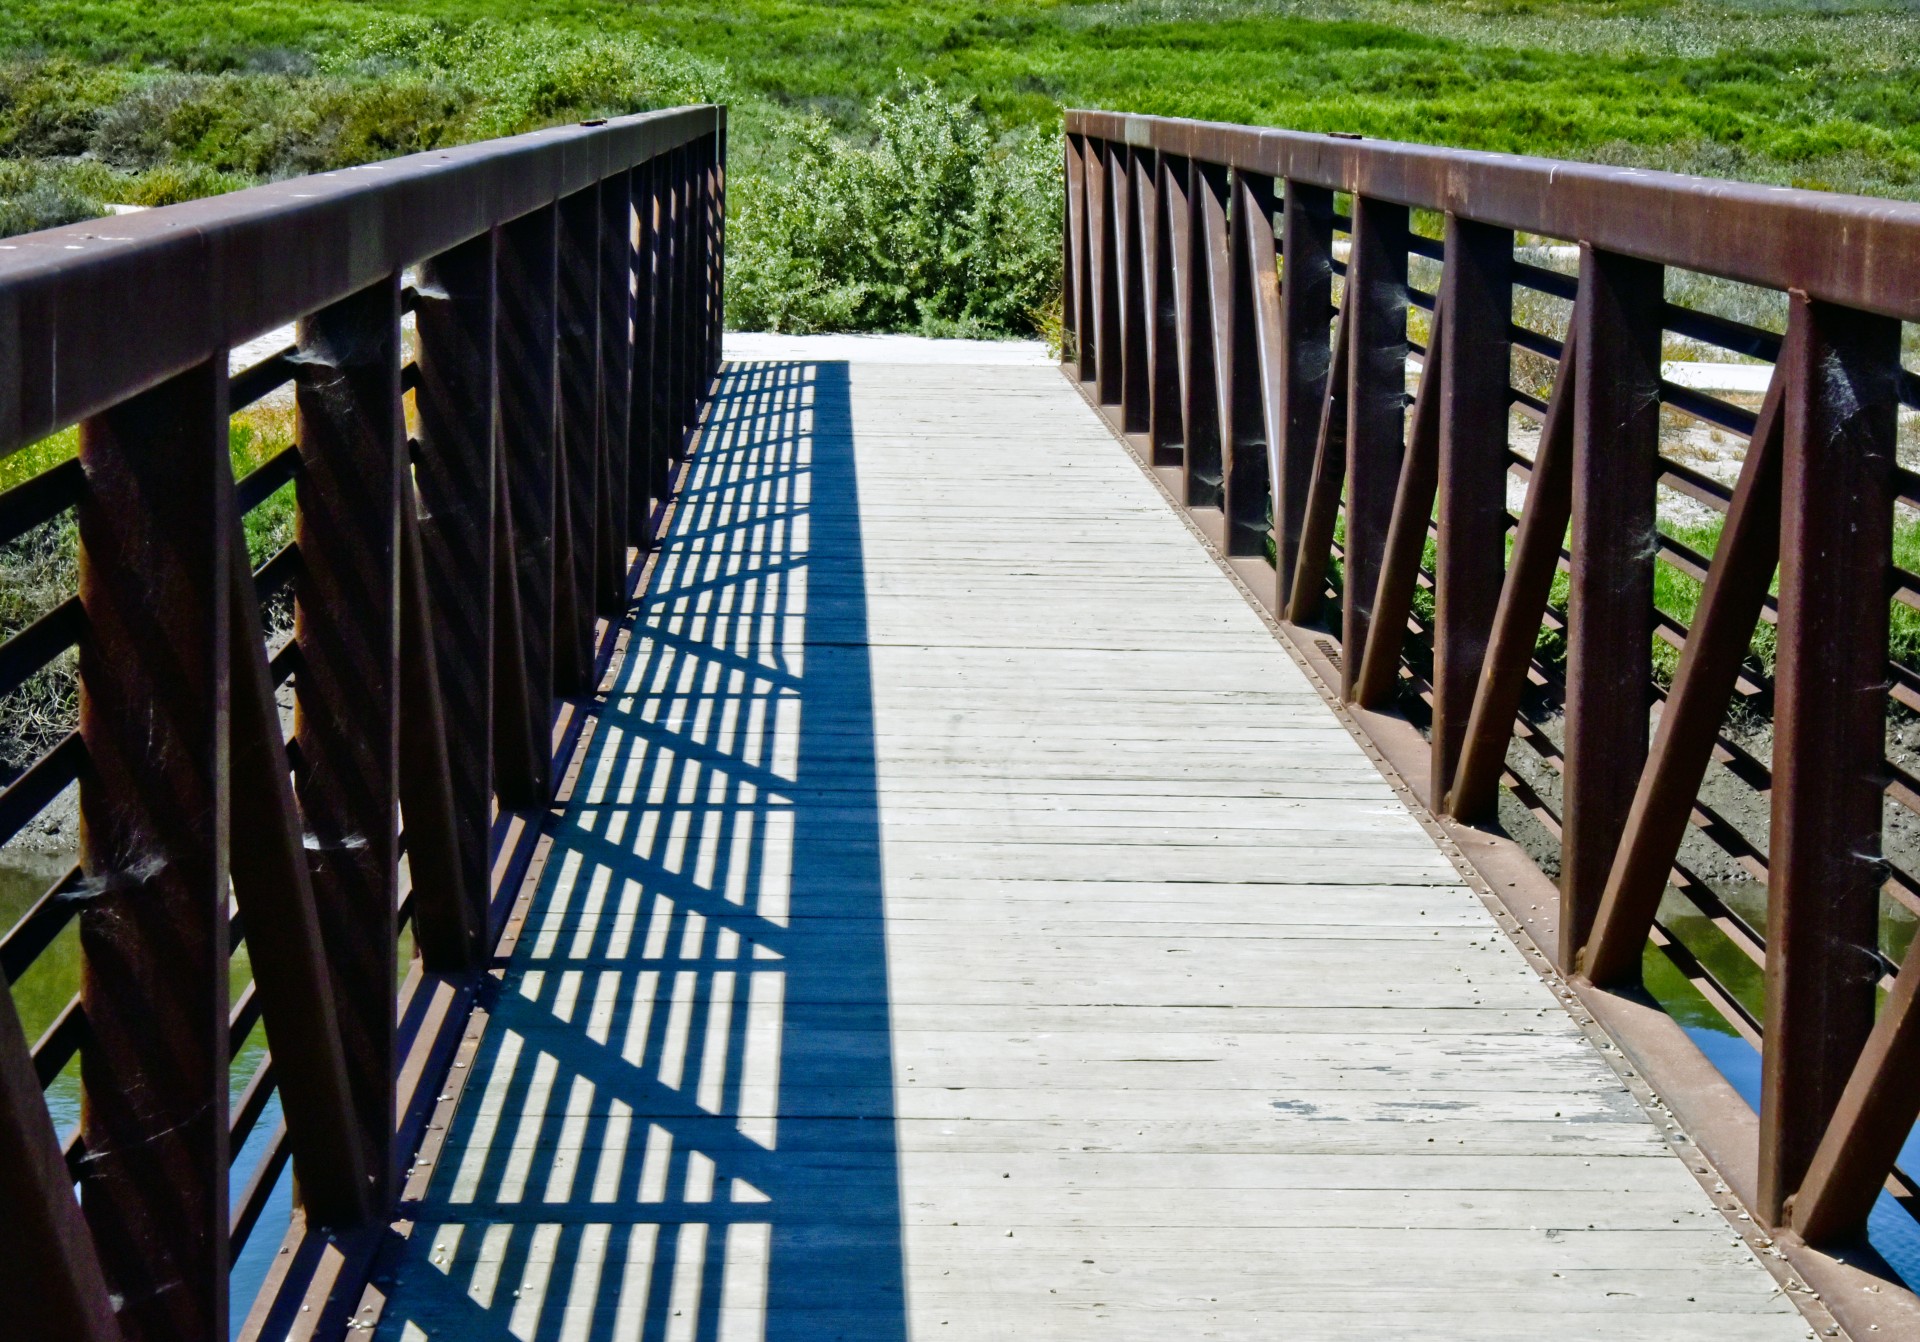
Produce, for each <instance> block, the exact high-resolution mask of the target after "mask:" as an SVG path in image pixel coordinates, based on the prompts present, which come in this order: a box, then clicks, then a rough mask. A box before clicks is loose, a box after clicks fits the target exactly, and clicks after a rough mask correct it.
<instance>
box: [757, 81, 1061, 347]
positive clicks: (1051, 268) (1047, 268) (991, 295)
mask: <svg viewBox="0 0 1920 1342" xmlns="http://www.w3.org/2000/svg"><path fill="white" fill-rule="evenodd" d="M871 118H872V122H873V126H874V131H873V136H872V139H871V141H870V142H859V141H854V140H849V139H843V138H839V137H837V136H835V135H834V133H833V132H832V131H831V129H830V128H829V127H828V126H827V125H826V123H825V122H823V121H820V120H818V119H814V120H809V121H804V122H801V123H799V125H798V126H797V128H796V131H795V134H794V135H793V137H792V139H791V142H790V144H791V148H790V150H789V152H788V155H787V158H786V160H785V161H784V162H781V163H778V164H777V165H776V170H777V175H776V172H770V171H769V172H756V173H749V174H746V175H744V176H742V177H740V178H737V179H736V181H735V183H734V184H733V185H732V186H731V187H730V194H731V195H732V197H733V200H734V201H735V202H736V205H735V211H734V216H735V217H734V219H733V221H732V222H731V224H730V226H729V227H730V232H729V235H728V239H727V245H728V252H729V256H728V264H727V280H728V294H727V305H728V310H729V319H730V320H731V321H732V322H733V324H735V325H736V326H739V327H742V328H744V329H749V330H769V331H795V332H800V331H821V330H853V331H920V332H922V333H924V334H928V335H978V336H994V335H1015V334H1018V335H1028V334H1032V333H1033V331H1034V329H1035V327H1036V324H1037V323H1038V322H1039V321H1040V320H1041V319H1042V309H1043V308H1044V306H1045V304H1046V302H1047V300H1048V298H1049V296H1050V295H1051V294H1053V293H1054V292H1055V291H1056V290H1057V289H1058V287H1059V282H1060V274H1059V271H1060V210H1061V203H1060V167H1059V150H1058V147H1057V144H1058V141H1057V137H1056V136H1055V135H1053V134H1043V133H1039V132H1036V131H1031V130H1029V131H1022V132H1019V133H1016V134H1014V135H1011V136H1008V137H1004V138H998V137H996V136H995V135H994V133H993V131H992V130H991V129H990V128H989V127H988V125H987V123H986V120H985V119H984V118H983V117H982V116H981V115H980V112H979V109H978V108H977V107H976V106H975V105H974V103H973V102H972V100H971V99H964V98H952V97H948V96H947V95H945V94H943V93H942V92H941V91H940V90H939V89H938V88H936V87H935V86H934V84H933V83H932V81H930V80H929V81H927V82H925V83H922V84H920V85H918V86H914V87H910V88H909V89H908V90H907V91H906V92H905V93H904V94H902V95H900V96H898V97H893V98H881V99H879V100H877V101H876V102H875V103H874V105H873V108H872V112H871Z"/></svg>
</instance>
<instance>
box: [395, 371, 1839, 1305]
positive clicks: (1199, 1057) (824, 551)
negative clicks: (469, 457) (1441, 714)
mask: <svg viewBox="0 0 1920 1342" xmlns="http://www.w3.org/2000/svg"><path fill="white" fill-rule="evenodd" d="M901 348H902V347H900V346H896V345H889V344H887V343H886V342H875V343H872V344H862V343H859V342H852V343H848V342H831V341H827V342H821V343H819V344H815V345H808V344H805V343H789V344H786V345H769V344H765V343H763V344H762V345H761V346H759V347H758V348H757V349H751V348H749V347H745V346H742V347H737V348H736V349H735V351H734V354H735V357H736V361H735V362H733V363H731V364H730V365H729V367H728V370H727V371H726V373H725V374H724V383H723V386H722V388H721V390H720V393H719V395H718V398H717V401H716V403H715V406H714V408H713V412H712V420H711V425H710V428H709V429H708V431H707V435H706V438H705V441H704V444H703V445H702V446H701V448H700V450H699V452H698V454H697V456H696V457H695V459H694V462H693V465H692V469H691V474H690V478H689V482H688V487H687V489H686V492H685V494H684V496H683V497H682V499H681V501H680V503H679V505H678V508H677V511H676V512H675V513H674V514H673V518H672V526H671V536H670V538H669V539H668V541H667V543H666V545H665V546H664V549H663V551H662V553H661V556H660V558H659V560H658V563H657V566H656V567H655V569H654V570H653V572H652V574H651V577H650V578H649V580H648V586H647V590H646V591H645V594H644V598H643V601H642V604H641V606H640V608H639V613H638V616H637V617H636V620H635V623H634V627H633V628H632V630H631V632H630V636H629V638H628V641H627V643H626V645H625V648H624V651H623V653H622V655H621V656H620V658H619V659H618V660H617V661H616V663H615V664H614V666H613V668H612V670H611V672H610V673H609V676H608V680H607V688H606V691H605V694H604V697H603V702H602V703H601V704H600V706H599V710H598V718H597V722H596V723H595V724H594V726H593V729H592V734H591V738H590V740H589V742H588V744H587V746H586V747H585V749H584V751H583V754H582V756H581V757H580V767H579V770H578V772H577V774H576V776H575V777H574V778H573V779H572V781H571V784H570V793H569V795H568V798H567V801H566V804H565V807H564V811H563V812H562V813H561V814H560V816H559V818H558V819H557V820H556V822H555V824H554V826H553V830H552V836H551V850H550V852H549V853H548V855H547V858H546V862H545V868H544V875H543V876H542V878H541V879H540V881H539V882H538V884H537V886H536V887H535V888H534V889H533V890H532V892H531V894H530V896H529V897H528V899H527V902H526V904H525V906H524V920H523V921H519V922H516V923H515V924H514V925H513V926H512V927H511V928H510V932H509V937H510V940H509V944H508V947H507V949H506V954H507V957H508V959H507V967H506V972H505V976H504V980H503V982H502V985H501V988H500V991H499V993H498V996H497V999H496V1000H495V1001H494V1002H493V1003H492V1004H491V1009H490V1011H489V1013H488V1016H487V1020H486V1025H485V1030H484V1033H483V1034H482V1035H481V1036H480V1037H479V1040H478V1044H477V1047H476V1048H475V1049H474V1050H473V1051H472V1052H471V1055H470V1057H468V1058H465V1059H463V1074H464V1078H465V1080H464V1088H463V1091H462V1093H461V1097H460V1100H459V1103H458V1105H457V1109H456V1111H455V1115H454V1118H453V1120H452V1123H451V1125H450V1127H449V1129H448V1131H447V1133H446V1140H445V1144H444V1146H442V1147H440V1148H439V1149H438V1150H437V1151H436V1152H432V1153H431V1159H432V1160H433V1164H432V1165H431V1166H429V1167H426V1168H423V1169H422V1170H421V1171H419V1181H418V1182H419V1185H420V1186H423V1187H424V1189H425V1196H424V1200H423V1201H421V1202H420V1203H419V1204H418V1205H417V1206H415V1207H413V1208H412V1209H411V1214H412V1215H413V1216H414V1217H415V1218H416V1219H415V1223H414V1224H415V1228H414V1230H413V1233H412V1237H411V1239H410V1241H409V1246H408V1249H407V1257H406V1261H405V1262H404V1263H403V1264H402V1265H401V1267H400V1269H399V1271H398V1273H397V1274H396V1275H395V1276H393V1277H392V1278H391V1279H390V1280H389V1281H388V1282H387V1283H385V1285H384V1288H383V1289H384V1290H385V1291H386V1293H387V1302H386V1307H385V1310H384V1314H383V1316H382V1318H381V1322H380V1324H379V1328H378V1336H379V1337H380V1338H382V1339H391V1340H392V1342H402V1340H406V1342H411V1340H413V1339H418V1338H422V1337H430V1338H435V1339H446V1340H447V1342H479V1340H480V1339H495V1338H501V1339H504V1338H517V1339H521V1340H522V1342H533V1340H534V1339H566V1340H567V1342H585V1340H586V1339H595V1340H596V1342H597V1340H598V1339H622V1340H623V1342H625V1340H632V1342H708V1340H709V1339H761V1338H765V1339H772V1340H776V1342H827V1340H828V1339H846V1342H905V1340H906V1339H909V1338H911V1339H913V1340H914V1342H933V1340H934V1339H951V1340H952V1342H987V1340H989V1339H992V1340H998V1339H1019V1340H1020V1342H1082V1340H1084V1342H1136V1340H1137V1342H1168V1340H1169V1339H1188V1338H1222V1339H1255V1338H1258V1339H1281V1338H1284V1339H1288V1342H1312V1340H1314V1339H1334V1338H1339V1339H1351V1338H1355V1337H1367V1338H1420V1339H1423V1340H1425V1342H1443V1340H1445V1339H1460V1342H1467V1340H1468V1339H1471V1342H1498V1340H1499V1339H1528V1340H1529V1342H1532V1339H1536V1338H1541V1337H1550V1338H1553V1339H1555V1342H1574V1339H1632V1340H1633V1342H1661V1340H1663V1339H1674V1340H1675V1342H1678V1340H1680V1339H1687V1340H1688V1342H1695V1340H1697V1339H1721V1338H1740V1339H1743V1342H1773V1340H1774V1339H1789V1338H1791V1339H1799V1338H1804V1337H1806V1336H1808V1332H1807V1328H1806V1326H1805V1324H1804V1323H1803V1322H1802V1320H1801V1318H1800V1316H1799V1315H1798V1314H1797V1313H1796V1311H1795V1310H1794V1308H1793V1307H1792V1305H1791V1304H1790V1303H1789V1302H1787V1301H1786V1300H1785V1299H1784V1297H1783V1296H1782V1295H1781V1293H1780V1292H1779V1291H1778V1290H1777V1289H1776V1286H1775V1282H1774V1280H1773V1279H1772V1278H1771V1277H1770V1276H1769V1275H1768V1273H1767V1272H1766V1271H1765V1270H1764V1269H1763V1268H1762V1267H1761V1266H1760V1265H1759V1264H1758V1262H1757V1261H1756V1260H1755V1259H1754V1258H1753V1257H1752V1256H1751V1255H1750V1253H1749V1252H1748V1250H1747V1249H1746V1248H1745V1247H1743V1246H1742V1244H1741V1243H1740V1241H1739V1240H1738V1239H1737V1237H1736V1236H1735V1235H1734V1233H1733V1232H1732V1230H1731V1229H1730V1228H1729V1226H1728V1225H1727V1223H1726V1222H1725V1221H1724V1220H1723V1219H1722V1217H1721V1214H1720V1213H1719V1212H1717V1211H1716V1210H1715V1209H1714V1208H1713V1206H1712V1205H1711V1203H1710V1202H1709V1200H1708V1197H1707V1195H1706V1192H1705V1190H1703V1189H1702V1187H1701V1186H1700V1184H1699V1182H1698V1181H1697V1180H1696V1178H1695V1176H1694V1174H1693V1172H1691V1171H1689V1170H1688V1169H1687V1168H1686V1167H1685V1166H1684V1165H1683V1163H1682V1161H1681V1160H1680V1159H1679V1158H1678V1157H1676V1155H1675V1154H1674V1153H1673V1151H1672V1150H1671V1149H1670V1148H1669V1146H1668V1145H1667V1142H1666V1140H1665V1138H1664V1136H1663V1132H1662V1130H1661V1129H1660V1127H1659V1126H1658V1125H1656V1123H1655V1122H1654V1121H1653V1119H1652V1118H1650V1116H1649V1115H1648V1113H1647V1112H1646V1111H1644V1110H1643V1109H1642V1108H1641V1107H1640V1106H1639V1105H1638V1104H1637V1103H1636V1101H1635V1100H1634V1099H1633V1097H1632V1096H1631V1095H1630V1093H1629V1092H1628V1090H1627V1089H1626V1088H1625V1086H1624V1085H1623V1083H1622V1080H1621V1078H1620V1076H1619V1075H1618V1074H1617V1073H1616V1072H1615V1071H1614V1070H1613V1068H1612V1067H1611V1066H1610V1065H1609V1064H1608V1063H1607V1062H1606V1061H1605V1060H1604V1059H1603V1057H1602V1056H1601V1054H1600V1053H1599V1052H1598V1051H1597V1050H1596V1049H1595V1047H1594V1046H1593V1044H1592V1043H1591V1042H1590V1041H1589V1040H1588V1039H1587V1038H1586V1037H1585V1036H1584V1035H1583V1034H1582V1032H1581V1031H1580V1029H1579V1028H1577V1026H1576V1025H1575V1023H1574V1022H1573V1021H1572V1020H1571V1019H1570V1018H1569V1017H1568V1015H1567V1014H1566V1013H1565V1011H1564V1010H1563V1009H1562V1008H1561V1006H1560V1005H1559V1003H1558V1002H1557V1000H1556V999H1555V997H1554V995H1553V994H1552V992H1551V991H1550V990H1549V989H1548V987H1547V986H1546V985H1545V984H1543V983H1542V982H1541V980H1540V979H1539V978H1538V977H1537V976H1536V975H1535V974H1534V972H1533V971H1532V970H1531V969H1530V968H1529V967H1528V965H1527V964H1526V962H1525V961H1524V960H1523V958H1522V956H1521V954H1520V953H1519V951H1518V950H1517V949H1516V948H1515V947H1514V946H1513V945H1512V944H1511V943H1510V942H1509V941H1508V940H1507V938H1506V936H1505V935H1503V933H1502V932H1501V931H1500V929H1499V927H1498V926H1497V924H1496V923H1495V921H1494V918H1493V916H1492V915H1491V914H1490V913H1489V911H1488V910H1487V908H1486V907H1484V906H1483V905H1482V903H1481V901H1480V899H1479V897H1478V896H1477V895H1476V894H1475V893H1474V892H1473V891H1472V890H1471V889H1470V888H1469V887H1468V886H1467V884H1466V883H1465V882H1464V881H1463V880H1462V879H1461V878H1460V876H1459V875H1458V874H1457V873H1456V871H1455V870H1454V868H1453V867H1452V866H1451V865H1450V864H1449V862H1448V861H1447V860H1446V859H1445V858H1444V857H1443V856H1442V854H1441V853H1440V852H1439V851H1438V850H1437V849H1436V847H1435V845H1434V843H1433V841H1432V840H1431V839H1430V838H1429V836H1428V834H1427V833H1426V832H1425V831H1424V830H1423V829H1422V827H1421V826H1420V824H1419V823H1417V822H1416V820H1415V819H1414V818H1413V817H1412V816H1410V815H1409V814H1408V813H1407V812H1406V811H1405V809H1403V807H1402V806H1401V805H1400V803H1399V802H1398V801H1397V800H1396V797H1395V794H1394V792H1393V791H1392V790H1391V789H1390V788H1389V786H1388V784H1387V783H1386V782H1385V781H1384V780H1383V779H1382V777H1381V776H1380V774H1379V773H1378V772H1377V771H1376V770H1375V768H1374V766H1373V765H1372V764H1371V763H1370V762H1369V759H1368V757H1367V755H1366V754H1365V753H1363V751H1362V750H1361V748H1360V746H1359V745H1357V744H1356V743H1355V741H1354V740H1353V739H1352V738H1351V737H1350V736H1349V735H1348V733H1347V732H1346V731H1345V730H1344V728H1343V727H1342V726H1341V724H1340V722H1339V721H1338V720H1337V719H1336V717H1335V716H1334V714H1333V713H1332V712H1330V711H1329V709H1328V708H1327V706H1326V704H1325V703H1324V702H1323V701H1322V699H1321V698H1320V696H1319V694H1318V693H1317V692H1316V690H1315V689H1314V688H1313V686H1312V685H1311V684H1310V683H1309V682H1308V680H1307V678H1306V677H1305V675H1304V674H1303V673H1302V672H1301V671H1300V670H1299V669H1298V668H1297V667H1296V665H1295V663H1294V662H1293V661H1292V660H1291V659H1290V657H1289V655H1288V654H1287V652H1286V651H1285V650H1284V648H1283V647H1282V646H1281V645H1280V644H1279V643H1278V642H1277V641H1276V639H1275V637H1274V635H1273V634H1272V633H1271V632H1270V631H1269V629H1268V628H1267V627H1266V626H1265V625H1264V624H1263V622H1262V620H1261V619H1260V617H1259V616H1257V615H1256V614H1255V612H1254V611H1253V610H1252V609H1251V608H1250V607H1249V605H1248V604H1247V603H1246V602H1245V601H1244V600H1243V599H1242V597H1241V596H1240V594H1239V593H1238V592H1237V591H1236V590H1235V588H1234V587H1233V585H1232V584H1231V583H1229V582H1228V581H1227V579H1226V578H1225V577H1224V576H1223V575H1222V573H1221V572H1220V570H1219V569H1218V567H1217V566H1216V565H1215V563H1214V561H1213V560H1212V559H1211V558H1210V557H1209V556H1208V554H1207V553H1206V551H1205V550H1204V549H1203V547H1202V546H1201V544H1200V543H1199V542H1198V541H1197V540H1196V539H1195V538H1194V537H1193V536H1192V535H1191V534H1190V533H1189V531H1188V530H1187V528H1186V526H1185V524H1184V523H1183V522H1182V521H1180V520H1179V519H1178V518H1177V517H1176V516H1175V514H1174V513H1173V512H1172V511H1171V510H1170V509H1169V507H1168V506H1167V504H1166V502H1165V500H1164V499H1163V498H1162V496H1161V495H1160V494H1159V493H1158V491H1157V489H1156V487H1155V486H1154V485H1153V484H1152V483H1151V482H1150V481H1149V480H1148V479H1147V477H1146V476H1145V475H1144V474H1143V473H1142V471H1141V470H1140V469H1139V467H1138V466H1137V465H1136V464H1135V462H1134V461H1133V460H1132V459H1131V458H1130V456H1129V455H1128V453H1127V452H1126V451H1125V450H1124V449H1123V448H1122V447H1121V446H1120V445H1119V444H1118V443H1116V442H1115V440H1114V439H1113V437H1112V436H1111V435H1110V434H1109V432H1108V431H1107V429H1106V428H1105V427H1104V426H1103V425H1102V423H1101V421H1100V420H1099V419H1098V418H1097V417H1096V416H1095V415H1094V414H1093V413H1092V412H1091V411H1090V410H1089V409H1088V408H1087V406H1086V405H1085V403H1084V402H1083V401H1082V400H1081V398H1080V397H1079V395H1078V393H1077V392H1076V391H1075V390H1074V389H1073V388H1072V387H1071V386H1070V385H1069V384H1068V383H1067V382H1066V381H1065V380H1064V379H1063V378H1062V377H1061V375H1060V373H1059V372H1058V371H1057V370H1055V369H1054V368H1052V367H1050V366H1046V365H1045V361H1044V357H1043V356H1038V355H1034V354H1032V353H1031V352H1024V351H1021V350H1020V349H1018V348H1004V349H1001V350H999V351H992V350H989V351H987V352H986V353H985V354H983V355H980V356H978V358H976V357H975V356H973V355H967V354H965V352H964V351H963V350H959V349H958V347H942V349H941V351H940V352H939V353H938V357H933V356H929V357H927V358H923V359H920V361H918V362H912V363H906V362H898V361H896V360H900V359H905V358H909V357H917V356H915V355H912V354H902V353H901V352H900V350H901ZM746 353H752V354H755V355H757V356H759V357H754V358H742V357H739V356H741V355H742V354H746ZM985 358H993V359H995V360H997V363H996V364H995V365H993V366H988V365H986V364H985V363H983V362H980V361H978V360H979V359H985ZM969 359H974V361H972V362H969V361H967V360H969ZM1022 365H1024V366H1022Z"/></svg>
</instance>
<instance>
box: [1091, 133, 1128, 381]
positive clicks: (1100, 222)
mask: <svg viewBox="0 0 1920 1342" xmlns="http://www.w3.org/2000/svg"><path fill="white" fill-rule="evenodd" d="M1116 158H1117V154H1116V150H1115V146H1113V145H1111V144H1108V143H1105V142H1101V143H1098V144H1092V145H1089V146H1088V153H1087V244H1088V256H1089V258H1090V259H1091V260H1092V262H1093V323H1094V325H1093V330H1094V341H1093V350H1094V357H1093V375H1094V394H1095V395H1096V396H1097V397H1098V399H1099V401H1100V404H1102V405H1118V404H1119V403H1120V386H1121V382H1122V380H1123V373H1124V368H1123V362H1124V360H1125V358H1126V349H1125V345H1124V344H1123V340H1122V336H1121V334H1120V239H1119V236H1118V234H1119V230H1118V228H1116V227H1115V222H1116V221H1115V218H1114V193H1115V191H1116V190H1117V188H1118V184H1117V182H1116V180H1115V179H1116V177H1117V176H1118V174H1119V172H1120V171H1121V169H1120V168H1119V165H1118V164H1117V163H1116V162H1115V160H1116Z"/></svg>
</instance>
